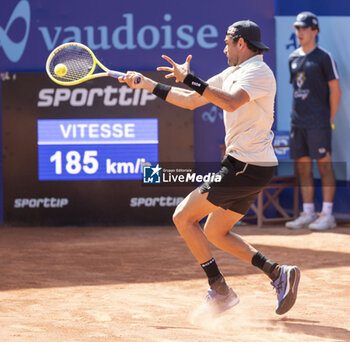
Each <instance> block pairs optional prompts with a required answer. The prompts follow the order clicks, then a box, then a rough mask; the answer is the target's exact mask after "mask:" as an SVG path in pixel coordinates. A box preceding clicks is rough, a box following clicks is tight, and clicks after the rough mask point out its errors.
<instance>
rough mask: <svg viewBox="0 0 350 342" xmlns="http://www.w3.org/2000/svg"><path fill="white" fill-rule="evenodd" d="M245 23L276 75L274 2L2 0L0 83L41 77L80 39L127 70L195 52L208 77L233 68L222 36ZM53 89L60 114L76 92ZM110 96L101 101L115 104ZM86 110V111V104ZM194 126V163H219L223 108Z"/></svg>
mask: <svg viewBox="0 0 350 342" xmlns="http://www.w3.org/2000/svg"><path fill="white" fill-rule="evenodd" d="M243 19H250V20H252V21H255V22H256V23H257V24H258V25H259V26H260V28H261V31H262V40H263V41H264V43H266V45H268V46H269V47H270V48H271V52H269V53H266V55H265V57H264V58H265V61H266V62H267V63H268V64H269V66H270V67H271V68H272V70H274V69H275V54H274V52H273V51H274V50H275V39H274V32H275V31H274V0H266V1H260V0H246V1H244V2H240V3H237V2H234V3H233V2H231V1H219V2H218V1H214V2H213V1H203V0H192V1H190V2H189V1H187V0H178V1H176V2H169V1H163V0H151V1H142V0H135V1H113V0H105V1H103V4H102V5H97V4H96V2H89V1H84V0H76V1H68V0H62V1H50V2H49V1H42V0H12V1H5V2H4V3H3V4H2V9H1V11H0V72H2V73H3V74H2V77H3V80H6V79H7V77H8V75H7V74H6V72H23V71H25V72H28V71H29V72H42V71H44V69H45V62H46V59H47V57H48V55H49V53H50V52H51V50H52V49H54V48H55V47H56V46H58V45H60V44H62V43H65V42H69V41H77V42H81V43H83V44H86V45H88V46H89V47H90V48H91V49H92V50H93V51H94V52H95V54H96V56H97V58H98V59H99V60H100V61H101V62H102V63H103V64H104V65H106V66H107V67H109V68H111V69H115V70H120V71H123V72H124V71H127V70H136V71H147V70H148V71H150V70H152V71H154V70H156V68H157V67H158V66H161V65H166V64H167V62H165V61H164V60H163V59H162V58H161V55H163V54H165V55H168V56H170V57H172V58H173V59H174V60H175V61H178V62H182V61H185V58H186V57H187V56H188V55H189V54H192V56H193V59H192V62H191V69H192V70H193V71H194V72H195V73H196V74H197V75H198V76H200V77H201V78H203V79H208V78H209V77H211V76H213V75H215V74H217V73H219V72H221V71H222V70H224V69H225V68H226V67H227V66H228V65H227V58H226V56H225V54H224V53H223V49H224V46H225V44H224V38H225V33H226V30H227V27H228V26H229V25H231V24H232V23H233V22H235V21H238V20H243ZM159 74H160V75H161V76H162V73H159ZM173 84H175V83H173ZM105 90H106V92H107V89H105ZM48 91H49V90H43V91H42V93H41V94H40V95H41V97H40V98H41V102H42V103H43V106H51V107H52V110H53V111H55V110H56V107H58V106H61V105H65V104H66V101H65V100H64V98H65V97H66V98H68V97H69V101H70V104H72V105H74V101H75V100H76V99H75V98H74V95H75V94H73V93H71V90H67V89H66V90H63V89H60V88H58V89H57V90H55V94H49V93H48ZM73 91H74V90H73ZM105 94H107V93H105ZM51 95H52V96H51ZM106 96H107V95H106ZM106 96H105V97H104V99H103V104H104V105H105V106H110V107H113V103H112V102H113V101H108V98H106ZM135 96H138V95H137V94H136V93H135ZM141 96H143V93H142V95H141ZM51 99H52V101H54V103H53V104H51V103H50V101H51ZM77 99H78V100H77V101H78V102H79V101H80V100H81V97H77ZM137 99H139V98H137ZM137 99H136V100H137ZM96 100H97V99H96ZM119 100H120V101H122V98H120V99H119ZM141 100H142V98H141ZM141 100H140V101H141ZM39 106H40V105H39ZM86 106H87V110H89V106H90V102H89V100H87V103H86ZM126 107H127V106H126ZM193 124H194V131H193V135H194V158H195V160H196V161H199V162H201V161H203V162H207V161H218V160H219V159H220V155H221V152H220V147H219V146H220V144H222V143H223V137H224V127H223V122H222V111H221V110H220V109H219V108H217V107H216V106H213V105H208V106H205V107H202V108H199V109H197V110H196V111H195V113H194V116H193ZM1 208H2V206H1ZM1 216H2V215H1V213H0V217H1Z"/></svg>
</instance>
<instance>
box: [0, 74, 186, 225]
mask: <svg viewBox="0 0 350 342" xmlns="http://www.w3.org/2000/svg"><path fill="white" fill-rule="evenodd" d="M144 74H145V75H146V76H150V77H152V78H154V79H156V80H161V81H162V82H163V83H165V82H166V81H164V79H163V78H162V75H161V74H159V73H156V72H145V73H144ZM2 99H3V101H2V113H3V117H2V130H3V177H4V223H5V224H9V225H11V224H22V225H134V224H137V225H146V224H147V225H149V224H170V223H171V216H172V212H173V211H174V209H175V206H176V205H177V204H178V203H179V202H180V201H181V199H182V198H183V197H184V196H185V195H186V194H187V193H188V192H189V191H190V190H191V189H189V188H188V187H181V186H179V187H178V186H175V187H174V186H171V187H167V186H161V187H156V186H154V187H153V186H152V185H149V186H145V185H144V184H143V183H142V165H143V163H149V164H152V165H156V164H159V163H160V164H161V163H162V162H175V163H176V162H191V161H193V112H192V111H189V110H185V109H181V108H177V107H175V106H172V105H170V104H167V103H166V102H164V101H163V100H161V99H159V98H157V97H155V96H154V95H153V94H151V93H149V92H148V91H146V90H141V89H136V90H133V89H129V88H128V87H127V86H126V85H123V84H120V83H119V82H117V81H116V80H114V79H111V78H102V79H97V80H92V81H89V82H86V83H84V84H81V85H79V86H74V87H61V86H58V85H56V84H54V83H53V82H51V81H50V80H49V79H48V77H47V75H46V74H45V73H8V74H6V75H5V77H3V81H2Z"/></svg>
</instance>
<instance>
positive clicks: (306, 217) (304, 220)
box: [286, 212, 317, 229]
mask: <svg viewBox="0 0 350 342" xmlns="http://www.w3.org/2000/svg"><path fill="white" fill-rule="evenodd" d="M315 220H317V215H316V213H312V214H306V213H304V212H302V213H301V214H300V216H299V217H298V218H297V219H295V220H294V221H289V222H287V223H286V227H287V228H289V229H301V228H308V227H309V224H310V223H312V222H314V221H315Z"/></svg>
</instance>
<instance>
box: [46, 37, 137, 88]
mask: <svg viewBox="0 0 350 342" xmlns="http://www.w3.org/2000/svg"><path fill="white" fill-rule="evenodd" d="M46 72H47V74H48V75H49V77H50V78H51V80H52V81H54V82H56V83H58V84H60V85H63V86H72V85H76V84H79V83H82V82H85V81H88V80H91V79H93V78H99V77H105V76H111V77H114V78H118V77H120V76H125V75H126V74H125V73H122V72H119V71H113V70H109V69H107V68H106V67H105V66H104V65H103V64H102V63H101V62H100V61H99V60H98V59H97V58H96V56H95V55H94V53H93V52H92V51H91V50H90V49H89V48H88V47H87V46H85V45H84V44H80V43H75V42H71V43H65V44H62V45H60V46H58V47H57V48H56V49H55V50H53V51H52V52H51V53H50V56H49V57H48V58H47V61H46ZM140 81H141V79H140V77H137V78H136V80H135V83H136V84H137V83H140Z"/></svg>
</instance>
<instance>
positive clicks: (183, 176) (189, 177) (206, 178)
mask: <svg viewBox="0 0 350 342" xmlns="http://www.w3.org/2000/svg"><path fill="white" fill-rule="evenodd" d="M161 171H162V172H161ZM142 174H143V178H142V182H143V184H160V183H163V184H166V183H168V185H170V183H173V184H179V183H180V184H181V185H185V184H186V183H187V184H193V183H202V182H218V183H219V182H220V181H221V175H219V174H216V173H214V172H211V173H207V174H206V175H201V174H197V173H196V172H193V170H192V169H191V168H187V169H186V168H185V169H184V168H164V167H163V168H162V167H160V166H159V164H157V165H156V166H152V165H151V164H150V163H143V164H142Z"/></svg>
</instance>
